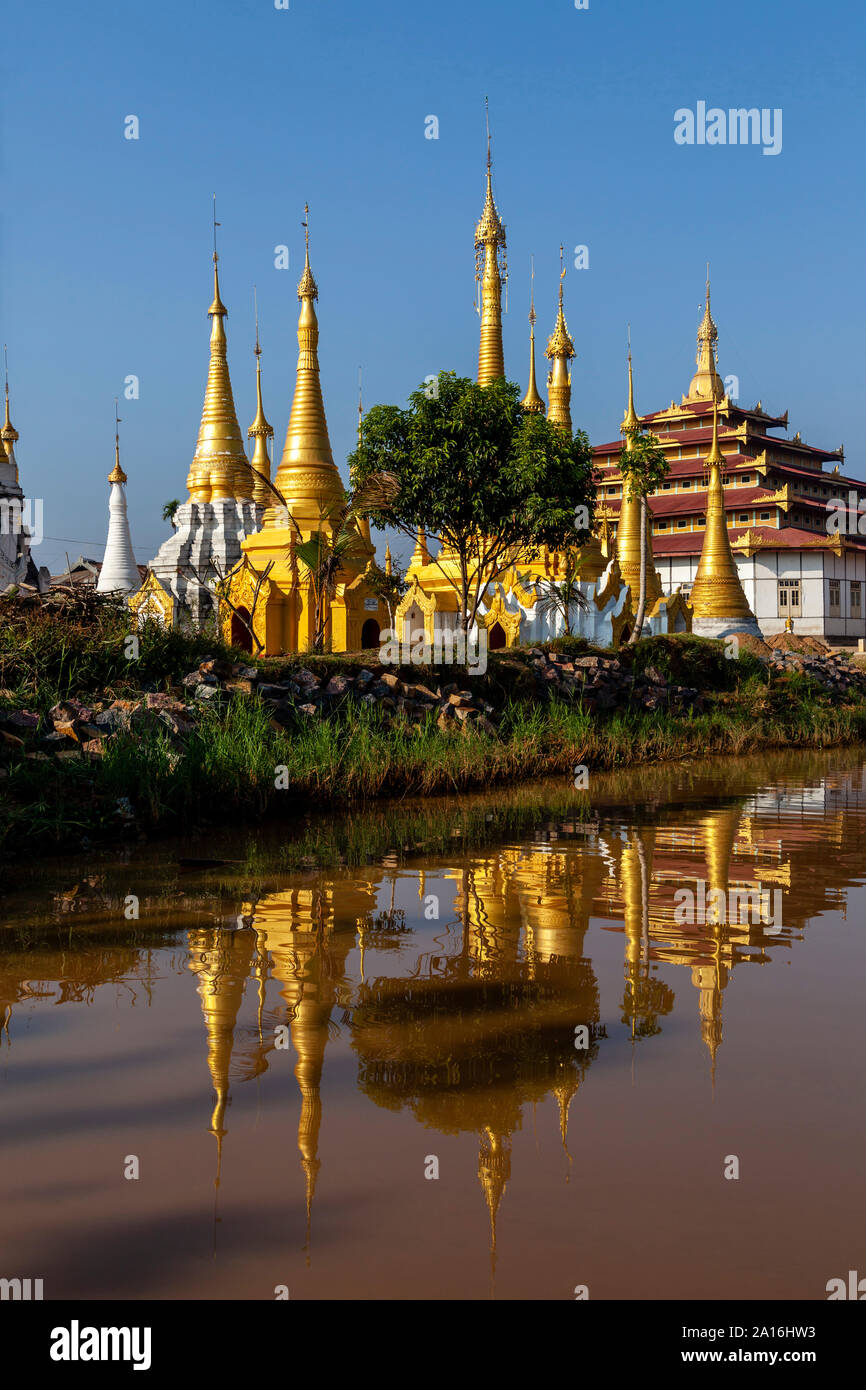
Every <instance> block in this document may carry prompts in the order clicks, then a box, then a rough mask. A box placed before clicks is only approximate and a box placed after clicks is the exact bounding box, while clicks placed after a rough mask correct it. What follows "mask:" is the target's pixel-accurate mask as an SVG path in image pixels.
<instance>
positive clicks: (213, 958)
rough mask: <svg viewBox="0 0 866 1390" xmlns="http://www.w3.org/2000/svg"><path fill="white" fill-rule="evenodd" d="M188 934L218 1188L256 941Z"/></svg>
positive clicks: (243, 935) (242, 935)
mask: <svg viewBox="0 0 866 1390" xmlns="http://www.w3.org/2000/svg"><path fill="white" fill-rule="evenodd" d="M187 939H188V946H189V961H188V967H189V969H190V970H191V971H192V973H193V975H195V977H196V982H197V983H196V988H197V989H198V993H199V997H200V999H201V1008H202V1013H203V1014H204V1021H205V1027H206V1029H207V1064H208V1070H209V1072H210V1075H211V1081H212V1082H213V1088H214V1092H215V1096H216V1100H215V1104H214V1108H213V1114H212V1115H211V1123H210V1132H211V1134H213V1135H214V1136H215V1138H216V1141H217V1175H216V1182H215V1186H216V1187H219V1183H220V1172H221V1168H222V1147H223V1139H224V1138H225V1135H226V1125H225V1118H226V1107H227V1106H228V1104H229V1098H230V1085H229V1078H230V1071H231V1064H232V1049H233V1046H234V1034H235V1027H236V1025H237V1020H238V1014H239V1012H240V1008H241V1004H242V1002H243V997H244V986H245V984H246V980H247V977H248V975H249V971H250V964H251V961H252V953H253V945H254V941H253V935H252V933H251V932H249V931H222V930H220V929H219V928H201V929H199V930H197V931H191V932H189V933H188V938H187Z"/></svg>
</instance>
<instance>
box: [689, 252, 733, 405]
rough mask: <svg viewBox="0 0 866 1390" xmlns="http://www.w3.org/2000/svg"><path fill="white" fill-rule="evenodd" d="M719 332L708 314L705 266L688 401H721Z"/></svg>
mask: <svg viewBox="0 0 866 1390" xmlns="http://www.w3.org/2000/svg"><path fill="white" fill-rule="evenodd" d="M718 340H719V330H718V329H717V328H716V325H715V322H714V321H713V316H712V314H711V313H710V267H709V265H708V266H707V300H706V306H705V308H704V316H703V318H702V319H701V322H700V324H699V325H698V353H697V357H696V358H695V362H696V365H697V369H698V370H697V371H696V372H695V374H694V376H693V377H692V379H691V382H690V383H689V392H688V395H687V396H686V397H685V399H686V400H688V401H721V400H723V399H724V395H725V387H724V384H723V382H722V379H721V377H720V376H719V374H718V371H717V370H716V344H717V342H718Z"/></svg>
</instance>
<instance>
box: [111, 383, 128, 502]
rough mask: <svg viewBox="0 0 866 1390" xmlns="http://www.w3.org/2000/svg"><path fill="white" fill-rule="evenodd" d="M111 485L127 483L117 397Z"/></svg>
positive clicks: (115, 400)
mask: <svg viewBox="0 0 866 1390" xmlns="http://www.w3.org/2000/svg"><path fill="white" fill-rule="evenodd" d="M108 481H109V482H110V483H125V482H126V474H125V473H124V471H123V469H122V468H121V466H120V416H119V415H118V413H117V397H115V399H114V467H113V468H112V470H111V472H110V473H109V475H108Z"/></svg>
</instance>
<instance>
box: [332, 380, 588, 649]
mask: <svg viewBox="0 0 866 1390" xmlns="http://www.w3.org/2000/svg"><path fill="white" fill-rule="evenodd" d="M349 462H350V466H351V469H352V474H353V477H355V478H356V479H357V481H358V483H359V484H363V482H364V481H365V480H366V479H368V478H370V477H372V476H373V475H374V474H376V473H377V472H384V473H387V474H389V475H392V476H393V477H394V478H396V480H397V483H398V484H399V490H398V492H397V493H396V496H395V497H394V499H393V501H392V503H391V504H390V506H388V507H386V508H383V509H382V510H380V511H370V512H369V513H368V515H369V516H370V517H371V520H372V521H373V522H374V524H375V525H376V526H379V527H385V526H394V527H396V528H397V529H398V530H399V531H402V532H403V534H404V535H407V536H411V537H413V538H414V536H415V533H416V531H417V529H418V527H422V528H423V529H424V530H425V531H426V532H427V534H428V535H429V536H436V537H438V538H439V540H440V541H441V543H442V550H440V552H439V554H438V555H437V556H435V557H434V560H435V563H436V564H438V565H439V568H440V571H441V572H442V574H443V576H444V577H445V578H446V579H447V580H448V582H449V583H450V584H451V585H452V587H453V588H454V589H455V591H456V593H457V597H458V602H459V612H460V621H461V625H462V627H463V629H464V631H467V630H468V629H469V628H470V627H471V626H472V624H473V622H474V621H475V619H476V616H477V612H478V606H479V604H480V602H481V600H482V598H483V596H484V592H485V589H486V588H487V585H488V584H489V583H490V582H491V580H493V579H494V578H495V577H496V575H497V574H500V573H502V572H503V571H504V570H506V569H507V568H508V567H509V565H512V564H514V563H515V562H516V561H517V560H518V558H519V559H523V560H531V559H535V558H537V556H538V554H539V552H540V550H541V548H542V546H549V547H551V549H564V548H566V547H568V546H574V545H576V544H579V543H580V541H581V540H585V539H586V537H587V536H588V535H589V534H590V531H591V528H592V521H593V508H594V503H595V487H594V483H593V479H592V454H591V450H590V445H589V440H588V439H587V437H586V435H585V434H584V433H583V432H582V431H579V432H578V433H577V434H576V435H575V436H574V437H573V438H569V437H568V435H567V434H565V433H564V432H563V431H562V430H561V429H558V428H557V427H556V426H554V425H551V424H549V423H548V421H547V420H545V419H544V417H543V416H540V415H534V414H531V413H528V412H525V411H524V410H522V409H521V406H520V388H519V387H518V386H516V385H514V383H512V382H507V381H505V380H504V379H501V380H498V381H494V382H491V383H490V385H488V386H484V387H482V386H478V385H477V384H476V383H475V382H474V381H471V380H469V379H468V378H466V377H458V376H456V375H455V373H454V372H440V374H439V376H438V378H437V379H436V381H435V382H433V381H431V382H428V384H427V385H426V386H424V387H421V388H419V389H418V390H417V391H415V392H413V394H412V395H411V396H410V398H409V408H408V409H406V410H401V409H400V407H399V406H394V405H378V406H374V407H373V408H372V409H371V410H369V411H368V412H367V414H366V416H365V417H364V420H363V422H362V426H361V437H360V442H359V446H358V449H357V451H356V452H355V453H354V454H353V455H352V456H351V458H350V460H349ZM444 550H447V551H448V552H450V556H451V557H452V564H443V563H442V561H443V551H444ZM454 567H456V575H455V573H454Z"/></svg>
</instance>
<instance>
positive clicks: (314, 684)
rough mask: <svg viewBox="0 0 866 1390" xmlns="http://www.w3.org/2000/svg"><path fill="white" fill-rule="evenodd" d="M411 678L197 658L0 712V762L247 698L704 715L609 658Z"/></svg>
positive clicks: (852, 682) (436, 713) (302, 707)
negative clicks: (131, 690)
mask: <svg viewBox="0 0 866 1390" xmlns="http://www.w3.org/2000/svg"><path fill="white" fill-rule="evenodd" d="M762 660H764V661H765V663H766V664H767V665H769V666H770V667H771V668H772V670H774V671H777V672H779V673H782V672H784V673H794V672H801V673H804V674H805V675H807V676H809V677H811V678H813V679H814V680H815V681H816V682H817V683H818V684H819V685H820V686H821V687H822V688H823V690H824V691H825V692H826V693H827V694H828V695H829V696H830V697H831V698H837V699H839V700H840V701H841V700H844V699H845V698H846V697H849V696H852V695H856V696H858V697H859V696H861V695H863V694H866V670H864V669H863V668H862V667H860V666H858V665H856V664H854V663H853V662H850V661H848V660H847V659H846V658H845V657H841V656H836V655H833V654H831V653H825V654H823V655H819V654H817V653H809V652H802V651H785V650H780V649H770V650H769V651H768V656H767V657H765V658H764V657H762ZM412 674H413V673H411V672H409V671H408V670H407V668H403V669H402V671H400V672H396V671H393V670H390V669H387V668H383V667H379V666H374V665H373V664H372V663H371V665H370V666H369V667H361V669H359V670H347V671H338V672H337V673H336V674H331V675H329V674H327V672H325V673H324V674H317V673H316V672H315V671H314V670H313V669H311V668H310V667H306V666H298V667H292V668H291V673H290V674H289V675H288V676H285V677H284V678H283V679H280V680H278V681H277V680H273V679H269V677H268V675H267V673H266V672H263V671H261V670H258V669H257V668H255V667H253V666H245V665H242V664H240V663H231V662H228V661H226V660H223V659H221V658H215V657H208V658H206V659H205V660H203V661H202V662H201V663H200V665H199V666H198V667H197V669H196V670H194V671H190V672H189V674H188V675H186V676H185V677H184V678H183V680H182V682H181V683H180V685H178V686H175V687H173V688H172V689H170V690H168V691H160V690H145V691H143V692H142V693H141V694H139V695H137V696H135V697H130V698H120V699H115V700H112V701H107V700H105V701H99V700H94V701H89V702H88V701H86V700H80V699H68V700H64V701H61V702H60V703H59V704H57V705H55V706H54V707H53V709H51V710H50V711H49V712H48V714H47V716H45V715H43V716H40V715H39V714H36V713H34V712H32V711H30V710H27V709H18V710H15V709H11V710H10V709H6V710H2V711H0V744H2V745H3V746H5V750H6V752H7V754H10V753H12V754H14V753H16V752H17V753H18V754H19V756H20V755H21V754H23V755H24V756H26V757H28V758H30V759H42V760H46V761H47V760H51V759H59V760H61V761H62V760H65V759H72V758H80V757H81V756H82V755H84V757H86V758H100V757H102V755H103V754H104V752H105V750H106V747H107V746H108V744H109V741H110V740H111V739H112V738H113V737H114V736H115V735H117V734H119V733H122V732H130V733H132V734H133V735H135V734H141V733H144V732H145V731H148V730H150V731H162V732H166V733H167V734H168V735H169V736H170V738H171V741H172V742H174V743H175V744H176V746H177V747H178V748H182V746H183V743H184V740H185V738H186V737H187V736H188V735H189V734H190V733H191V732H192V730H193V729H195V728H196V727H197V725H198V723H199V722H200V718H201V711H202V709H203V708H205V707H211V708H215V709H221V708H224V707H225V705H226V703H227V702H228V701H231V700H237V699H245V698H246V699H248V698H252V697H258V698H259V699H260V700H261V701H262V702H263V703H264V705H265V706H266V707H267V709H268V712H269V716H270V719H271V722H272V724H273V726H274V728H276V729H284V730H291V729H292V728H296V727H297V726H298V725H299V724H300V723H303V722H304V721H306V720H310V719H327V718H330V717H333V716H334V715H336V714H338V713H339V712H341V711H344V710H345V709H346V707H347V705H348V704H349V702H351V701H354V702H355V703H356V704H357V705H359V706H361V707H366V708H372V709H375V710H377V711H378V712H379V714H380V716H381V717H382V720H383V722H384V723H385V724H398V725H402V726H404V727H405V726H407V725H410V726H411V725H415V726H421V725H426V724H427V723H428V721H429V720H431V719H432V720H434V721H435V723H436V725H437V727H438V728H439V729H441V730H453V731H454V732H468V731H470V730H473V729H475V730H477V731H478V732H483V733H485V734H488V735H496V734H497V732H498V726H499V723H500V721H501V718H502V712H503V706H504V702H505V698H507V695H503V693H502V692H503V690H506V691H511V692H513V693H514V694H515V695H516V696H517V697H518V698H520V699H523V700H528V701H530V702H533V703H534V702H539V703H547V701H548V700H549V699H550V697H551V696H557V697H559V698H561V699H565V700H568V701H579V702H580V703H581V705H582V707H583V708H584V709H585V710H587V711H588V712H589V713H592V714H595V713H602V714H604V713H609V712H613V711H615V710H619V709H626V708H630V709H637V710H642V711H647V712H649V711H654V710H663V711H670V712H673V713H676V712H678V711H684V710H691V711H695V712H700V711H701V710H703V709H704V708H705V706H706V693H705V692H703V691H701V690H698V689H696V688H694V687H692V686H685V685H678V684H676V683H675V682H671V681H668V680H666V679H665V677H664V676H663V675H662V673H661V672H660V671H659V670H657V669H656V668H655V667H654V666H647V667H646V669H645V670H643V671H642V672H640V673H639V674H635V673H634V672H633V670H632V668H631V664H630V662H629V660H628V658H620V657H618V656H615V655H610V656H604V655H598V654H592V655H584V656H568V655H565V654H562V653H558V652H547V651H542V650H540V649H530V650H522V651H521V652H520V653H505V654H503V657H502V658H501V659H500V661H499V662H498V663H497V666H496V668H495V670H491V672H489V673H488V676H487V677H486V678H484V677H480V676H476V677H475V678H474V680H473V682H472V684H473V685H474V686H475V689H469V688H468V682H467V687H466V688H464V686H463V685H462V684H461V683H460V682H459V681H448V682H443V681H442V680H441V679H438V680H437V679H434V678H433V677H431V676H429V675H428V676H427V681H426V683H425V681H422V680H419V679H415V680H413V679H412V678H411V676H412ZM420 674H421V673H420V672H419V675H420ZM424 674H426V672H425V673H424ZM455 674H460V675H462V674H463V673H462V672H459V673H458V672H455ZM506 676H508V677H509V680H507V681H506V680H504V678H505V677H506ZM497 692H498V693H497Z"/></svg>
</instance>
